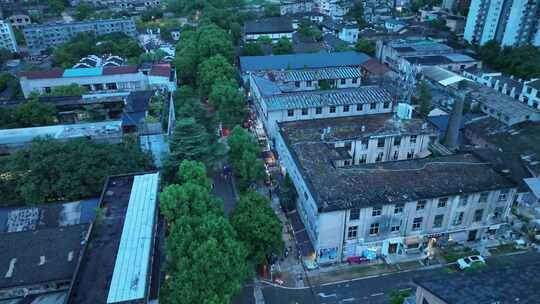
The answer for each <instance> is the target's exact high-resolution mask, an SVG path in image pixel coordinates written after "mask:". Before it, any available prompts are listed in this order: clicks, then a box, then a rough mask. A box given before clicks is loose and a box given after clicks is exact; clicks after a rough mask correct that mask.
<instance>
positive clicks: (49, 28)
mask: <svg viewBox="0 0 540 304" xmlns="http://www.w3.org/2000/svg"><path fill="white" fill-rule="evenodd" d="M116 32H122V33H125V34H126V35H128V36H131V37H136V36H137V29H136V28H135V21H134V20H133V18H121V19H107V20H91V21H83V22H73V23H52V24H40V25H28V26H26V27H24V29H23V34H24V39H25V40H26V44H27V45H28V50H29V52H30V53H31V54H39V53H40V52H42V51H44V50H46V49H48V48H50V47H54V46H57V45H59V44H61V43H64V42H67V41H69V40H70V39H71V38H72V37H73V36H75V35H77V34H79V33H93V34H95V35H98V36H99V35H105V34H110V33H116Z"/></svg>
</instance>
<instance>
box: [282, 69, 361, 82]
mask: <svg viewBox="0 0 540 304" xmlns="http://www.w3.org/2000/svg"><path fill="white" fill-rule="evenodd" d="M276 74H277V77H278V78H280V79H281V80H283V81H309V80H319V79H343V78H359V77H360V76H361V75H360V70H359V69H358V68H356V67H333V68H322V69H307V70H287V71H280V72H277V73H276Z"/></svg>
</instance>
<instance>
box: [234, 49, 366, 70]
mask: <svg viewBox="0 0 540 304" xmlns="http://www.w3.org/2000/svg"><path fill="white" fill-rule="evenodd" d="M368 59H369V56H368V55H366V54H364V53H358V52H354V51H349V52H337V53H323V52H321V53H299V54H289V55H269V56H241V57H240V70H241V71H242V73H247V72H254V71H260V70H286V69H306V68H327V67H339V66H360V65H361V64H362V63H363V62H365V61H367V60H368Z"/></svg>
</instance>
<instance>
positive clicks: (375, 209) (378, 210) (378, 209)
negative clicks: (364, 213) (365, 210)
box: [371, 207, 382, 216]
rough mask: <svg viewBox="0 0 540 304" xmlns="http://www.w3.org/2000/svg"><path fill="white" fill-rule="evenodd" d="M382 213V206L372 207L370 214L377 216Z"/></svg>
mask: <svg viewBox="0 0 540 304" xmlns="http://www.w3.org/2000/svg"><path fill="white" fill-rule="evenodd" d="M381 213H382V207H373V209H372V210H371V216H379V215H381Z"/></svg>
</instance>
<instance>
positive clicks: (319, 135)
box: [276, 115, 516, 264]
mask: <svg viewBox="0 0 540 304" xmlns="http://www.w3.org/2000/svg"><path fill="white" fill-rule="evenodd" d="M344 120H351V121H350V122H349V123H345V122H343V121H344ZM431 134H432V130H430V129H428V127H427V126H426V125H424V123H423V121H421V120H419V121H418V120H414V119H413V120H403V121H400V120H394V119H393V118H391V116H390V115H373V116H363V117H361V116H359V117H354V118H336V119H322V120H320V121H317V122H316V124H315V121H310V122H309V123H307V122H283V123H280V132H279V136H278V137H277V140H276V147H277V151H278V154H279V155H280V162H281V165H282V166H283V167H284V168H285V170H286V172H287V174H288V175H289V176H290V177H291V179H292V181H293V183H294V185H295V188H296V191H297V192H298V201H297V213H298V214H299V217H300V219H301V221H302V223H303V224H304V226H305V229H306V231H307V235H308V237H309V240H310V241H311V243H312V247H313V250H314V255H313V256H312V257H313V258H315V260H316V261H317V262H318V263H320V264H324V263H333V262H340V261H344V260H345V259H347V258H348V257H355V256H362V255H363V254H364V253H365V252H366V251H369V252H374V253H376V254H377V255H379V256H385V257H387V259H388V260H390V261H392V260H393V259H394V258H395V260H397V259H399V257H401V256H403V255H406V254H409V253H420V252H422V250H423V249H424V248H426V245H425V244H426V243H427V242H429V241H430V240H431V239H433V238H435V239H439V240H441V241H454V242H465V241H474V240H477V239H479V238H481V237H483V236H486V235H489V234H494V233H496V232H497V230H498V229H499V228H500V227H501V225H502V224H504V223H505V219H506V216H507V215H508V214H509V212H510V206H511V203H512V202H513V199H514V195H515V193H516V189H515V185H514V183H512V182H511V181H510V180H509V179H507V178H506V177H504V176H503V175H501V174H499V173H498V172H496V171H495V170H494V169H493V168H492V167H491V166H490V165H489V164H487V163H485V162H483V161H480V160H479V159H477V158H476V157H475V156H473V155H471V154H460V155H452V156H443V157H430V158H421V157H423V156H425V155H426V154H427V153H428V152H427V145H428V144H429V138H430V136H431ZM396 152H397V153H396ZM364 155H365V156H364ZM419 157H420V158H419ZM357 159H358V161H356V160H357ZM387 160H392V161H387ZM394 160H397V161H394Z"/></svg>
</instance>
